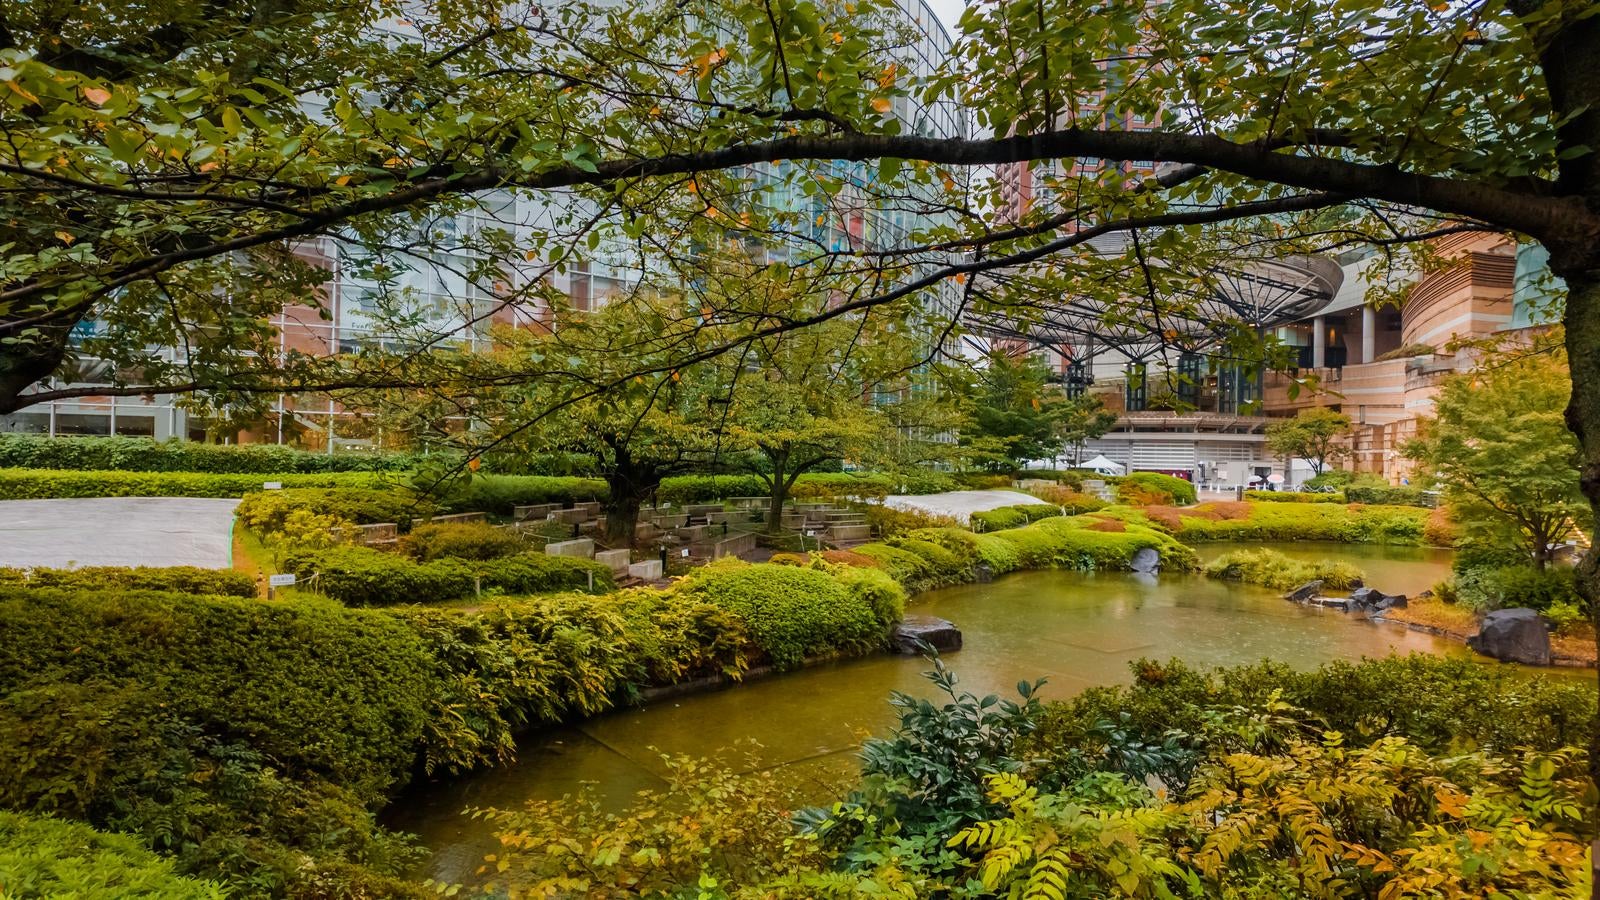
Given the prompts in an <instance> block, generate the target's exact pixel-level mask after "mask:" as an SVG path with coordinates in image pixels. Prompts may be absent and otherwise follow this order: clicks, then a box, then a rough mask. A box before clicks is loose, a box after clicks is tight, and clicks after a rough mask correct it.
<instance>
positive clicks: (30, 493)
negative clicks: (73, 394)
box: [0, 469, 396, 500]
mask: <svg viewBox="0 0 1600 900" xmlns="http://www.w3.org/2000/svg"><path fill="white" fill-rule="evenodd" d="M395 477H396V476H394V475H390V474H386V473H373V472H331V473H328V474H324V475H215V474H205V473H197V472H75V471H65V470H56V469H0V500H51V499H58V498H66V497H243V496H244V495H245V494H248V493H250V492H251V491H259V490H261V485H262V483H263V482H267V481H279V482H282V483H283V486H284V487H285V488H295V487H319V488H332V487H375V486H378V485H383V484H386V483H390V482H393V481H394V479H395Z"/></svg>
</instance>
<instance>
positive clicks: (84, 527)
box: [0, 497, 239, 569]
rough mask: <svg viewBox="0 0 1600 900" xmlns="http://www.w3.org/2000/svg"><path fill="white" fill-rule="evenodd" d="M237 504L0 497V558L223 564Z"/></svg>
mask: <svg viewBox="0 0 1600 900" xmlns="http://www.w3.org/2000/svg"><path fill="white" fill-rule="evenodd" d="M238 505H239V501H238V500H213V499H202V498H195V497H95V498H86V499H76V500H4V501H0V566H55V567H64V566H201V567H203V568H207V569H225V568H227V567H228V566H230V565H232V562H233V508H234V507H235V506H238Z"/></svg>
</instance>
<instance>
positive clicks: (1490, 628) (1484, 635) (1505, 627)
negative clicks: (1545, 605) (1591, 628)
mask: <svg viewBox="0 0 1600 900" xmlns="http://www.w3.org/2000/svg"><path fill="white" fill-rule="evenodd" d="M1467 646H1469V647H1471V648H1472V649H1474V650H1476V651H1478V652H1479V653H1482V654H1484V655H1485V656H1492V657H1494V658H1495V659H1498V660H1501V661H1503V662H1517V663H1525V664H1527V665H1530V666H1548V665H1550V629H1549V628H1547V627H1546V626H1545V622H1544V619H1543V618H1542V617H1541V616H1540V615H1539V614H1538V613H1537V612H1535V611H1533V610H1531V609H1528V608H1526V607H1518V608H1516V609H1497V610H1495V611H1494V612H1492V613H1489V614H1488V615H1487V616H1484V617H1483V624H1482V625H1480V626H1479V627H1478V633H1477V634H1475V635H1473V636H1472V637H1469V638H1467Z"/></svg>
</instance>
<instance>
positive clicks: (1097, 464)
mask: <svg viewBox="0 0 1600 900" xmlns="http://www.w3.org/2000/svg"><path fill="white" fill-rule="evenodd" d="M1078 468H1080V469H1093V470H1095V471H1096V472H1099V473H1100V474H1101V475H1121V474H1122V463H1119V462H1115V461H1114V460H1111V459H1108V458H1107V457H1106V456H1105V455H1104V454H1101V455H1100V456H1096V457H1095V458H1094V459H1091V460H1089V461H1088V462H1086V463H1080V464H1079V465H1078Z"/></svg>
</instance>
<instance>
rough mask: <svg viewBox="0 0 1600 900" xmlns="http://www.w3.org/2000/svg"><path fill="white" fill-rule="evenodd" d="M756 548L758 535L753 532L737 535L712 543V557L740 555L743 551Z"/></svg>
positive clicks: (747, 551) (746, 551)
mask: <svg viewBox="0 0 1600 900" xmlns="http://www.w3.org/2000/svg"><path fill="white" fill-rule="evenodd" d="M754 549H756V536H755V534H754V533H753V532H752V533H750V534H740V535H735V536H733V537H729V538H724V539H722V540H720V541H717V542H716V543H715V544H712V545H711V558H712V559H721V558H723V557H724V556H738V555H739V554H741V553H749V552H750V551H752V550H754Z"/></svg>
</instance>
